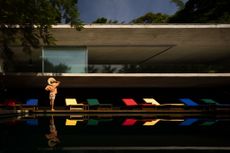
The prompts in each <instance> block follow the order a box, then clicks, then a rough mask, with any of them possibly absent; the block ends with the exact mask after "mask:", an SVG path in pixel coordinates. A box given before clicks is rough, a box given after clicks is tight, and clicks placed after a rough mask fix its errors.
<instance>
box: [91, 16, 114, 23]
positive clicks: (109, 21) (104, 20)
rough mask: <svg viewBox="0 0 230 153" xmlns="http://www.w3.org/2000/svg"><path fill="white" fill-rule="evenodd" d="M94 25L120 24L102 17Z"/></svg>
mask: <svg viewBox="0 0 230 153" xmlns="http://www.w3.org/2000/svg"><path fill="white" fill-rule="evenodd" d="M92 23H108V24H111V23H118V21H117V20H108V19H107V18H105V17H101V18H97V19H96V20H95V21H93V22H92Z"/></svg>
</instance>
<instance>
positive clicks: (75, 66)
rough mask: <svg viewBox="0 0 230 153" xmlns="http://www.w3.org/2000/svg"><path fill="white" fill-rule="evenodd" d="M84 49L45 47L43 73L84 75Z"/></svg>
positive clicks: (85, 54) (85, 51) (85, 58)
mask: <svg viewBox="0 0 230 153" xmlns="http://www.w3.org/2000/svg"><path fill="white" fill-rule="evenodd" d="M87 63H88V62H87V48H86V47H46V48H44V49H43V72H51V73H86V72H87Z"/></svg>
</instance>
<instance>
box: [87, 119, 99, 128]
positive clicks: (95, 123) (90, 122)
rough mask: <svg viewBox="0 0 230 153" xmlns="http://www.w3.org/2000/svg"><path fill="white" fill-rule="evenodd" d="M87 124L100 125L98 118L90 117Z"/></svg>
mask: <svg viewBox="0 0 230 153" xmlns="http://www.w3.org/2000/svg"><path fill="white" fill-rule="evenodd" d="M87 125H89V126H95V125H98V120H96V119H89V120H88V123H87Z"/></svg>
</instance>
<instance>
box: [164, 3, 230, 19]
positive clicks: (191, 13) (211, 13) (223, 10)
mask: <svg viewBox="0 0 230 153" xmlns="http://www.w3.org/2000/svg"><path fill="white" fill-rule="evenodd" d="M169 22H174V23H230V1H229V0H189V1H188V2H187V3H186V4H185V7H184V9H182V10H180V11H179V12H177V13H176V14H175V15H174V16H172V17H171V18H170V19H169Z"/></svg>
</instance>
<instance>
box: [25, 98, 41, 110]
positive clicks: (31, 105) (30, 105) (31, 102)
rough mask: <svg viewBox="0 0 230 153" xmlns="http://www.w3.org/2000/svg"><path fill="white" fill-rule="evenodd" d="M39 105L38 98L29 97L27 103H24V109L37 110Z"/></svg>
mask: <svg viewBox="0 0 230 153" xmlns="http://www.w3.org/2000/svg"><path fill="white" fill-rule="evenodd" d="M37 107H38V99H28V100H27V101H26V103H25V104H22V109H29V110H31V109H32V110H36V109H37Z"/></svg>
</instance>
